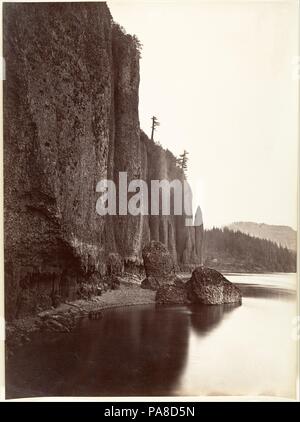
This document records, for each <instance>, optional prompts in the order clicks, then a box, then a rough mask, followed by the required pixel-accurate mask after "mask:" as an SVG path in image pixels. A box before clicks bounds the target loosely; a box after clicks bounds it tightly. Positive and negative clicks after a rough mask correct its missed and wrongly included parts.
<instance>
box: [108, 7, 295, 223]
mask: <svg viewBox="0 0 300 422" xmlns="http://www.w3.org/2000/svg"><path fill="white" fill-rule="evenodd" d="M108 5H109V8H110V10H111V13H112V15H113V18H114V20H115V21H116V22H118V23H120V24H121V25H122V26H123V27H124V28H125V29H126V31H127V32H128V33H131V34H136V35H137V37H138V38H139V40H140V41H141V43H142V44H143V50H142V58H141V62H140V77H141V81H140V91H139V118H140V123H141V128H142V129H143V130H144V131H145V132H146V133H147V134H148V135H149V136H150V129H151V120H150V118H151V116H153V115H155V116H157V117H158V119H159V121H160V124H161V125H160V127H159V128H158V130H157V132H156V135H155V136H156V137H155V140H156V141H159V142H160V143H161V144H162V146H163V147H164V148H168V149H170V150H171V151H172V152H173V153H174V154H175V155H177V156H178V155H179V154H181V153H182V152H183V150H184V149H186V150H187V151H188V152H189V163H188V181H189V183H190V185H191V187H192V189H193V206H194V209H196V207H197V205H200V206H201V209H202V212H203V220H204V225H205V226H206V227H212V226H222V225H225V224H229V223H231V222H233V221H254V222H258V223H268V224H280V225H289V226H292V227H293V228H296V227H297V157H298V153H297V144H298V81H297V79H296V78H295V77H293V75H294V72H295V66H293V62H294V61H295V60H296V58H297V56H298V55H299V53H298V36H297V35H298V32H297V31H298V20H297V17H298V13H297V1H296V0H286V1H285V0H284V1H251V0H250V1H244V0H240V1H238V0H235V1H225V0H224V1H207V2H203V1H199V0H198V1H192V0H190V1H188V0H185V1H153V0H152V1H139V2H135V1H124V0H123V1H109V2H108Z"/></svg>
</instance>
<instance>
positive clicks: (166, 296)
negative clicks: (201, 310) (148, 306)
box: [155, 285, 190, 305]
mask: <svg viewBox="0 0 300 422" xmlns="http://www.w3.org/2000/svg"><path fill="white" fill-rule="evenodd" d="M155 301H156V303H158V304H161V305H175V304H176V305H187V304H189V303H190V301H189V298H188V292H187V289H186V288H185V286H184V285H183V286H181V285H165V286H161V287H160V288H159V289H158V290H157V293H156V296H155Z"/></svg>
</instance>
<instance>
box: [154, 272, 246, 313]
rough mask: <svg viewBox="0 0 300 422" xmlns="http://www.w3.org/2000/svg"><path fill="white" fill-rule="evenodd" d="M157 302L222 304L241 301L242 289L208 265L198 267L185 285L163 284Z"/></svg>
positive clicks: (158, 292)
mask: <svg viewBox="0 0 300 422" xmlns="http://www.w3.org/2000/svg"><path fill="white" fill-rule="evenodd" d="M156 302H157V303H160V304H171V303H174V304H178V303H180V304H190V303H200V304H204V305H220V304H225V303H241V302H242V294H241V292H240V290H239V289H238V288H237V287H236V286H235V285H234V284H233V283H231V282H230V281H229V280H227V279H226V278H225V277H224V276H223V275H222V274H221V273H219V272H218V271H216V270H212V269H211V268H207V267H198V268H196V269H195V270H194V271H193V273H192V277H191V279H190V280H189V281H187V282H186V283H185V284H184V285H183V284H181V283H177V284H174V285H171V286H162V287H160V288H159V289H158V291H157V294H156Z"/></svg>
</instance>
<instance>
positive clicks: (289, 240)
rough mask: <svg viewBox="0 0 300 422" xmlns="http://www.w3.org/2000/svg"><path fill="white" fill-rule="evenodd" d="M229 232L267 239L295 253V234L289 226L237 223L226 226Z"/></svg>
mask: <svg viewBox="0 0 300 422" xmlns="http://www.w3.org/2000/svg"><path fill="white" fill-rule="evenodd" d="M226 227H227V228H228V229H229V230H232V231H240V232H242V233H246V234H249V235H250V236H254V237H258V238H259V239H267V240H271V241H272V242H275V243H277V244H278V245H281V246H284V247H286V248H288V249H291V250H293V251H296V249H297V232H296V231H295V230H293V229H292V228H291V227H289V226H275V225H270V224H264V223H262V224H259V223H252V222H248V221H246V222H243V221H239V222H236V223H232V224H229V225H228V226H226Z"/></svg>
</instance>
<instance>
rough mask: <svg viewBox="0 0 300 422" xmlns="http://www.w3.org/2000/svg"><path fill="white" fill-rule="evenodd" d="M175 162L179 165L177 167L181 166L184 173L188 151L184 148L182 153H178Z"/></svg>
mask: <svg viewBox="0 0 300 422" xmlns="http://www.w3.org/2000/svg"><path fill="white" fill-rule="evenodd" d="M176 162H177V164H178V165H179V167H181V168H182V170H183V171H184V173H185V174H186V172H187V162H188V152H187V151H186V150H184V151H183V154H180V155H179V158H177V160H176Z"/></svg>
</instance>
